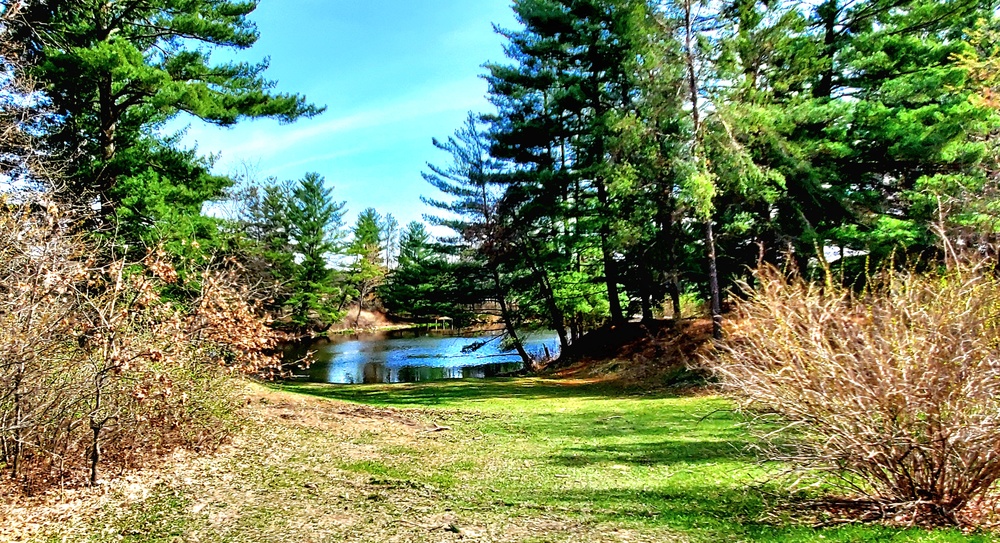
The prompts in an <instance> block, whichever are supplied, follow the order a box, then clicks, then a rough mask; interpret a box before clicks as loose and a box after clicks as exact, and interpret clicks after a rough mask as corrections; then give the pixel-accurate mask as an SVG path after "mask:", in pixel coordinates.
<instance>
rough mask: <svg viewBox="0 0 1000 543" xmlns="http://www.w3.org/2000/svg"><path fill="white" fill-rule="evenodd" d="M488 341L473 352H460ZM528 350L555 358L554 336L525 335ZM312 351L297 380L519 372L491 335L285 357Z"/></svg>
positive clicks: (375, 343)
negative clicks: (309, 362) (309, 363)
mask: <svg viewBox="0 0 1000 543" xmlns="http://www.w3.org/2000/svg"><path fill="white" fill-rule="evenodd" d="M484 341H485V342H486V344H485V345H483V346H482V347H481V348H479V349H477V350H475V351H474V352H463V348H464V347H466V346H468V345H470V344H473V343H477V342H484ZM525 346H526V348H527V349H528V351H529V352H532V353H537V354H542V353H543V352H544V351H545V350H546V349H548V350H549V351H550V352H552V353H553V354H554V353H555V351H556V349H557V347H558V340H557V339H556V337H555V334H554V333H550V332H539V333H533V334H529V335H528V336H527V339H526V341H525ZM307 349H308V350H315V351H316V355H315V362H314V363H313V365H312V366H311V367H310V368H309V369H307V370H298V371H296V374H297V376H298V377H299V378H301V379H303V380H306V381H310V382H317V383H399V382H417V381H431V380H438V379H467V378H485V377H496V376H498V375H501V374H504V373H510V372H514V371H517V370H519V369H521V360H520V357H518V356H517V353H513V352H504V351H502V350H501V348H500V345H499V341H498V340H496V339H494V337H493V336H491V335H477V336H454V335H441V334H440V333H434V334H428V333H426V332H423V333H420V332H415V331H412V330H407V331H394V332H381V333H375V334H363V335H355V336H343V337H335V338H334V339H332V340H323V341H321V342H317V343H313V344H311V345H302V346H299V347H297V348H296V349H292V350H290V351H289V353H288V355H287V356H289V357H292V356H298V355H301V353H302V352H304V351H305V350H307Z"/></svg>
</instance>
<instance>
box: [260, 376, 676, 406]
mask: <svg viewBox="0 0 1000 543" xmlns="http://www.w3.org/2000/svg"><path fill="white" fill-rule="evenodd" d="M273 386H274V387H276V388H279V389H280V390H284V391H287V392H294V393H297V394H306V395H310V396H316V397H320V398H327V399H334V400H342V401H349V402H357V403H365V404H370V405H379V406H387V407H392V406H397V407H435V406H443V405H448V404H470V403H471V404H473V405H474V403H475V402H477V401H487V400H497V399H517V400H545V399H555V398H577V399H586V398H609V397H626V398H631V399H647V398H664V397H670V396H671V394H670V393H667V392H653V393H650V392H644V391H639V390H635V389H629V388H625V387H622V386H617V385H614V384H603V383H601V384H577V383H566V382H559V381H555V380H547V379H525V378H497V379H463V380H446V381H431V382H422V383H399V384H391V385H334V384H319V383H277V384H275V385H273Z"/></svg>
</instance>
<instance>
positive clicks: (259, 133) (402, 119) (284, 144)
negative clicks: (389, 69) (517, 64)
mask: <svg viewBox="0 0 1000 543" xmlns="http://www.w3.org/2000/svg"><path fill="white" fill-rule="evenodd" d="M483 90H484V89H483V83H482V82H481V81H475V80H473V81H459V82H453V83H450V84H447V85H441V86H437V87H434V88H430V89H427V90H425V91H423V92H422V93H420V94H417V95H411V96H406V97H404V98H403V99H401V100H398V101H396V102H394V103H388V104H384V105H377V104H374V105H371V104H370V105H368V107H366V108H364V109H360V110H358V111H355V112H348V113H343V114H341V115H340V116H337V117H332V118H331V115H332V114H335V112H331V111H329V110H328V111H327V112H326V113H324V114H323V115H321V116H319V117H317V118H315V119H310V120H306V121H299V122H297V123H295V124H292V125H276V124H274V123H273V122H252V123H244V124H242V125H238V126H237V127H235V128H229V129H225V128H217V127H214V126H210V125H204V124H197V125H193V126H192V127H191V128H190V129H189V130H188V133H187V136H186V137H185V141H186V142H187V144H188V145H197V146H198V149H199V151H201V152H202V153H220V152H221V154H222V159H221V161H220V164H219V165H220V166H225V165H231V164H235V163H239V162H240V161H245V160H250V161H257V160H262V161H264V162H265V163H272V164H273V162H274V159H276V158H277V159H286V160H287V159H289V158H293V159H294V160H292V161H289V162H287V163H285V164H284V166H296V165H302V164H307V163H309V162H313V161H317V160H324V159H329V158H336V157H338V156H344V155H345V154H351V153H356V152H360V150H361V149H370V148H372V147H374V146H377V145H379V142H359V141H354V142H353V143H354V144H358V143H362V145H361V146H357V145H355V146H354V147H353V148H352V149H353V150H348V151H339V152H337V153H332V154H331V153H330V152H329V147H327V148H326V150H325V152H323V153H322V154H316V155H314V156H311V157H310V156H303V155H301V154H299V152H296V150H305V149H307V148H315V147H322V145H321V144H322V143H323V142H330V141H332V140H333V139H335V138H337V137H347V136H350V135H351V134H354V133H359V132H361V131H363V130H366V129H372V128H385V127H391V126H401V125H407V124H411V123H412V122H413V121H417V120H420V119H422V118H425V117H430V116H433V115H437V114H441V113H447V112H453V111H461V112H464V111H468V110H470V109H476V108H481V107H483V106H484V105H485V104H486V100H485V99H484V98H482V95H483ZM428 137H430V134H428ZM275 169H276V167H275V166H272V167H269V168H267V170H268V171H272V170H275Z"/></svg>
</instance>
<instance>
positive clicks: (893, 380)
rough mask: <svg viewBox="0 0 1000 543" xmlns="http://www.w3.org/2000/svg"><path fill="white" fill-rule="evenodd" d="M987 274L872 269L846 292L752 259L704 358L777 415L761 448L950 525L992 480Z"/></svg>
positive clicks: (994, 445) (755, 407) (994, 437)
mask: <svg viewBox="0 0 1000 543" xmlns="http://www.w3.org/2000/svg"><path fill="white" fill-rule="evenodd" d="M996 271H997V270H996V269H995V268H993V267H992V266H989V265H987V263H985V262H983V261H982V260H981V259H978V260H977V259H973V260H971V261H970V260H965V261H964V262H962V263H956V264H954V265H953V266H952V269H951V270H948V271H947V272H942V273H936V274H915V273H885V274H883V275H882V276H881V277H879V278H876V280H875V281H874V282H875V283H876V284H878V286H877V287H873V288H872V289H871V290H870V291H869V292H866V293H864V294H863V295H855V294H854V293H852V292H851V291H849V290H847V289H844V288H840V287H837V286H832V285H826V286H822V285H816V284H812V283H808V282H806V281H804V280H802V279H800V278H792V279H789V278H787V277H785V276H784V275H783V274H782V273H780V272H779V271H778V270H775V269H773V268H764V269H762V270H760V271H759V272H758V273H757V280H758V286H757V288H756V289H753V290H750V289H748V290H747V294H748V298H747V299H746V300H744V301H742V302H739V303H738V304H737V314H738V318H737V319H736V320H737V322H740V326H739V327H738V330H736V331H734V333H733V334H732V336H731V337H730V338H729V339H728V341H727V342H726V344H725V345H723V346H722V347H721V355H720V356H718V357H717V358H716V359H714V360H713V361H711V362H710V363H711V365H712V366H713V370H714V371H715V373H716V374H717V375H718V376H719V378H720V380H721V382H722V383H723V385H724V386H725V388H726V389H727V390H728V391H730V392H732V393H733V394H734V395H735V396H736V397H737V398H740V399H741V400H742V402H743V405H744V406H745V407H747V408H750V409H751V411H752V412H753V413H757V414H760V415H765V416H764V419H765V420H768V419H769V417H768V415H770V416H771V417H770V421H771V422H772V423H773V422H774V420H775V418H776V419H777V420H778V421H780V424H782V426H781V428H782V431H778V432H772V433H770V434H769V435H768V437H769V440H768V441H769V442H770V443H771V444H772V445H773V446H772V447H771V448H770V449H769V453H770V454H771V457H772V458H774V459H778V460H783V461H788V462H791V463H793V464H794V465H797V466H800V467H803V468H806V469H810V470H828V471H829V472H830V473H832V474H834V475H835V476H836V480H839V481H840V482H841V483H843V484H844V485H846V487H847V488H849V489H850V490H852V491H854V492H856V493H858V494H860V495H862V496H863V497H865V498H867V499H873V500H875V501H876V502H878V503H880V504H881V505H883V506H890V507H886V509H885V510H886V511H895V512H896V513H895V514H897V515H899V514H903V515H904V517H906V518H923V519H930V520H934V521H938V522H941V521H943V522H949V523H954V522H958V521H960V520H961V519H963V518H965V516H967V513H968V512H969V511H970V510H973V509H976V507H975V506H976V504H977V503H979V502H980V500H983V499H985V498H986V497H987V495H988V493H989V491H990V489H991V487H993V485H994V483H995V481H996V480H997V479H998V478H1000V333H998V324H1000V280H998V278H997V276H996ZM774 416H776V417H774ZM900 508H905V510H906V511H907V512H906V513H901V512H900Z"/></svg>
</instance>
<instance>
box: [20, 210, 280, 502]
mask: <svg viewBox="0 0 1000 543" xmlns="http://www.w3.org/2000/svg"><path fill="white" fill-rule="evenodd" d="M36 196H38V198H36V199H34V200H32V201H22V202H19V203H18V204H17V205H0V469H3V470H4V471H6V472H7V473H8V474H9V475H10V476H12V478H13V479H14V480H16V481H17V482H18V483H19V484H20V486H21V488H26V489H32V488H40V487H44V486H48V485H51V484H55V483H75V482H83V481H89V482H90V483H91V484H93V483H96V482H97V480H98V479H99V469H105V470H106V469H108V468H110V467H115V468H124V467H127V466H129V465H132V464H135V463H137V462H140V461H142V460H144V459H148V458H150V457H152V456H155V455H158V454H161V453H163V452H166V451H169V450H171V449H172V448H174V447H176V446H188V447H193V448H199V447H208V446H211V445H213V444H217V443H218V442H219V440H220V439H221V438H222V437H223V436H224V435H225V430H226V429H227V428H229V427H231V425H229V424H228V422H227V421H228V419H229V417H230V416H231V413H232V410H233V407H234V402H235V395H234V394H233V393H232V392H233V391H232V388H233V383H234V381H233V380H232V379H229V378H228V376H229V375H231V374H233V373H239V374H250V375H262V374H263V375H271V374H274V373H275V372H277V371H280V366H279V365H278V364H279V362H278V359H277V357H276V356H275V355H274V353H275V352H276V346H277V345H278V342H279V341H280V339H281V338H280V336H278V335H277V334H276V333H274V332H271V331H270V329H269V328H268V327H267V326H266V324H265V323H264V322H263V321H262V320H261V318H260V317H259V316H258V314H257V313H256V312H255V311H254V310H253V308H252V307H250V306H249V305H248V304H247V303H246V302H245V301H244V298H243V296H242V294H243V293H242V290H241V287H239V286H238V281H236V279H237V277H236V274H237V273H238V270H235V269H233V268H232V267H230V268H225V267H218V268H215V269H206V270H205V271H204V272H203V273H202V274H201V276H200V281H199V283H198V284H199V286H200V295H199V296H198V297H197V298H196V299H195V300H193V301H189V302H188V303H186V304H184V306H180V305H179V304H174V303H171V302H169V301H167V300H165V299H164V297H163V296H162V295H161V291H162V289H163V288H164V287H165V286H166V285H168V284H169V283H171V282H174V281H177V273H176V272H175V271H174V269H173V267H172V266H171V265H170V263H169V259H168V258H167V255H166V254H165V253H164V252H163V251H162V250H159V249H156V248H153V249H151V250H150V251H149V252H148V254H147V255H146V256H145V258H143V259H142V260H140V261H138V262H127V261H125V260H124V259H123V258H119V257H116V256H115V254H116V251H115V248H114V246H113V241H108V242H107V243H109V244H110V246H109V247H103V248H100V249H98V248H97V247H95V246H94V243H95V242H94V241H93V238H92V237H86V236H78V235H74V234H72V233H71V231H70V230H69V229H70V228H71V227H72V225H73V224H74V223H75V222H76V221H75V220H74V219H73V217H72V216H71V214H67V213H64V212H61V211H60V210H59V209H58V208H57V207H56V206H55V205H53V204H45V202H44V199H43V195H36ZM94 254H100V255H103V256H102V257H101V258H99V259H98V258H95V257H93V256H92V255H94Z"/></svg>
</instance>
